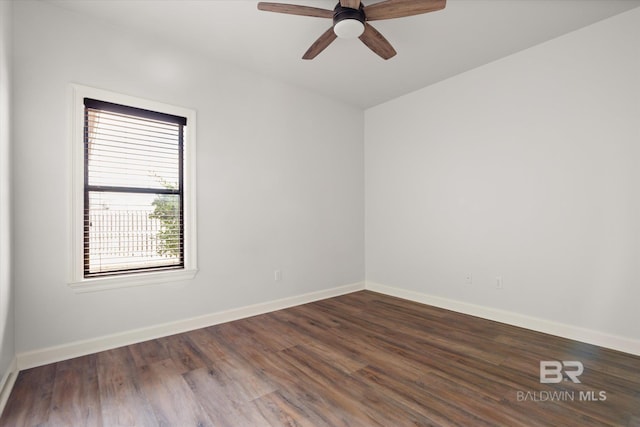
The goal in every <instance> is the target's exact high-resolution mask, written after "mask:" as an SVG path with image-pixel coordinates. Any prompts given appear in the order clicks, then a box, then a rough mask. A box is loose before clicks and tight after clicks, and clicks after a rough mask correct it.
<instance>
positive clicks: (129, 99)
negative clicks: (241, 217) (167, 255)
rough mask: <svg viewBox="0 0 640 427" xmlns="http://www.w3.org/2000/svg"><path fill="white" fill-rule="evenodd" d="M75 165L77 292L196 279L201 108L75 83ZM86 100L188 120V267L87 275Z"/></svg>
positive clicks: (73, 267)
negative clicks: (197, 153)
mask: <svg viewBox="0 0 640 427" xmlns="http://www.w3.org/2000/svg"><path fill="white" fill-rule="evenodd" d="M70 92H71V95H70V98H71V106H70V110H71V112H70V117H71V120H70V135H71V137H70V140H71V153H72V158H71V161H72V167H71V174H72V176H71V188H72V192H71V213H72V214H71V224H70V230H71V245H70V246H71V248H70V254H71V256H70V258H71V262H70V267H69V268H70V280H69V286H70V287H71V288H72V289H73V290H74V291H75V292H91V291H101V290H106V289H114V288H123V287H131V286H143V285H152V284H159V283H168V282H179V281H184V280H190V279H193V278H194V277H195V275H196V273H197V272H198V267H197V253H196V251H197V241H196V238H197V234H196V187H195V184H196V182H195V177H196V156H195V149H196V138H195V130H196V112H195V111H194V110H192V109H188V108H184V107H178V106H175V105H170V104H165V103H161V102H157V101H151V100H147V99H142V98H136V97H133V96H129V95H123V94H119V93H116V92H111V91H107V90H102V89H97V88H93V87H89V86H82V85H78V84H72V85H70ZM84 98H93V99H99V100H101V101H106V102H113V103H116V104H122V105H128V106H131V107H136V108H142V109H145V110H152V111H158V112H161V113H167V114H172V115H175V116H183V117H186V118H187V129H186V132H185V135H184V177H183V180H184V181H183V182H184V239H185V242H184V268H182V269H177V270H167V271H149V272H132V273H126V274H119V275H114V276H105V277H91V278H85V277H84V262H83V258H84V230H83V225H84V167H85V163H84V135H83V127H84Z"/></svg>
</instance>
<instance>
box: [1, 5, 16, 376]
mask: <svg viewBox="0 0 640 427" xmlns="http://www.w3.org/2000/svg"><path fill="white" fill-rule="evenodd" d="M11 24H12V3H11V2H6V1H0V387H2V383H1V380H2V379H3V378H4V377H5V375H7V374H8V373H9V372H8V371H9V369H10V365H11V362H12V361H13V358H14V356H15V347H14V315H13V310H14V309H13V307H14V298H13V283H12V277H11V276H12V274H11V174H10V172H11V171H10V169H11V168H10V160H9V159H10V156H11V133H12V132H11V46H12V42H11V40H12V38H11V30H12V25H11Z"/></svg>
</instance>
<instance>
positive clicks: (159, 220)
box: [84, 98, 187, 277]
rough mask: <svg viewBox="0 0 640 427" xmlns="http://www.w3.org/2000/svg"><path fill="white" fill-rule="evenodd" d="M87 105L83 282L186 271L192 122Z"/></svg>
mask: <svg viewBox="0 0 640 427" xmlns="http://www.w3.org/2000/svg"><path fill="white" fill-rule="evenodd" d="M84 105H85V114H84V149H85V176H84V189H85V191H84V276H85V277H92V276H101V275H112V274H123V273H131V272H136V271H149V270H158V269H176V268H183V267H184V221H183V216H184V215H183V214H184V198H183V193H184V188H183V172H184V171H183V140H184V132H185V127H186V124H187V121H186V118H185V117H179V116H174V115H170V114H165V113H161V112H155V111H150V110H144V109H140V108H135V107H130V106H125V105H120V104H114V103H109V102H104V101H99V100H95V99H90V98H85V99H84Z"/></svg>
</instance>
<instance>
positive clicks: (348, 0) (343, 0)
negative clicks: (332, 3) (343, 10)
mask: <svg viewBox="0 0 640 427" xmlns="http://www.w3.org/2000/svg"><path fill="white" fill-rule="evenodd" d="M340 6H342V7H350V8H351V9H359V8H360V0H340Z"/></svg>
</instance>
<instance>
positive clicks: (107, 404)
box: [97, 347, 158, 426]
mask: <svg viewBox="0 0 640 427" xmlns="http://www.w3.org/2000/svg"><path fill="white" fill-rule="evenodd" d="M97 357H98V360H97V366H98V386H99V391H100V408H101V414H102V421H103V423H104V425H105V426H153V425H158V420H157V418H156V417H155V415H154V413H153V408H152V407H151V405H149V402H148V401H147V399H146V396H144V394H142V393H141V391H140V381H139V379H138V375H139V371H138V370H137V369H136V366H135V361H134V360H133V357H132V356H131V352H130V351H129V348H128V347H120V348H116V349H113V350H108V351H104V352H101V353H98V355H97Z"/></svg>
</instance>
